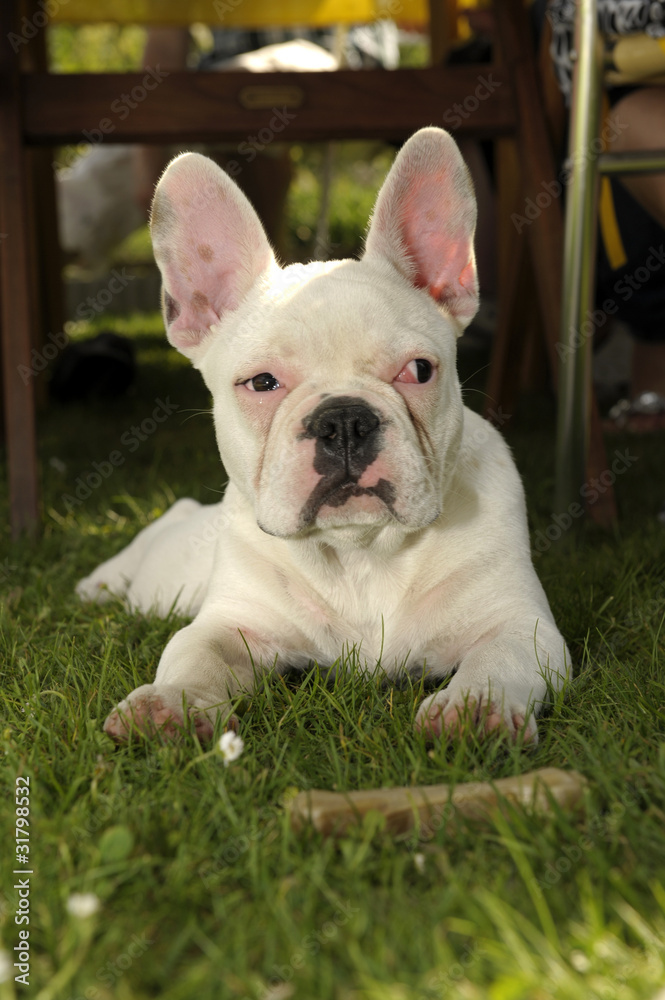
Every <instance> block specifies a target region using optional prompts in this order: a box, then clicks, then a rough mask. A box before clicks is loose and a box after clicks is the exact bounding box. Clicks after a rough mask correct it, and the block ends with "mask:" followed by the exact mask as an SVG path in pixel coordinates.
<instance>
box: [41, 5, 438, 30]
mask: <svg viewBox="0 0 665 1000" xmlns="http://www.w3.org/2000/svg"><path fill="white" fill-rule="evenodd" d="M379 18H391V19H393V20H396V21H404V22H409V23H411V24H422V25H425V24H427V22H428V20H429V6H428V3H427V0H282V2H281V3H280V4H279V5H276V4H275V2H274V0H188V2H187V3H186V4H184V3H183V2H182V0H96V2H95V3H90V0H68V2H67V3H66V4H58V5H56V10H55V11H54V13H53V17H52V20H53V21H54V22H55V23H58V22H68V23H70V24H71V23H77V24H91V23H98V22H100V21H111V22H115V23H117V24H153V25H174V26H175V25H186V24H192V23H194V22H195V21H200V22H202V23H203V24H210V25H213V26H217V25H221V26H223V27H227V28H272V27H275V26H279V27H295V26H299V25H306V26H307V27H312V28H316V27H327V26H328V25H332V24H366V23H367V22H370V21H376V20H378V19H379Z"/></svg>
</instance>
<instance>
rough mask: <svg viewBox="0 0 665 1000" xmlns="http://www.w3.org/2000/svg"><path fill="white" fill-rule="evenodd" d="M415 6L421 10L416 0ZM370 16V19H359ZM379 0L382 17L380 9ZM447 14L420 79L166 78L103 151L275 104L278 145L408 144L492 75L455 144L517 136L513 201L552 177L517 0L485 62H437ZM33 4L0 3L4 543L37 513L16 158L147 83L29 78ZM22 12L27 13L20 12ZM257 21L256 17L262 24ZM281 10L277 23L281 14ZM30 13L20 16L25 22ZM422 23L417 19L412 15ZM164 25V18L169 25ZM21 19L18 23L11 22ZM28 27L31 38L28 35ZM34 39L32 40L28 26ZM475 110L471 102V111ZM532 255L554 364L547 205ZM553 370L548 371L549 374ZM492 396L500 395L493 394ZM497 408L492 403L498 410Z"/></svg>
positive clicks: (551, 230) (252, 19) (505, 6)
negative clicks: (517, 184)
mask: <svg viewBox="0 0 665 1000" xmlns="http://www.w3.org/2000/svg"><path fill="white" fill-rule="evenodd" d="M417 2H418V0H408V2H407V0H400V3H399V16H400V17H406V16H408V11H409V10H412V9H413V8H412V7H411V4H412V3H414V4H416V3H417ZM420 2H422V0H420ZM176 7H177V8H178V10H179V11H180V17H179V18H178V21H179V20H180V19H181V18H182V10H181V8H182V5H181V4H175V3H174V2H170V0H168V2H167V0H162V2H157V0H142V2H141V3H138V2H135V0H106V2H102V0H100V2H98V3H96V4H92V3H89V2H88V0H68V4H67V5H64V6H61V7H60V8H59V12H60V13H61V14H62V16H63V17H65V16H66V17H68V18H71V19H75V15H76V14H77V12H78V16H80V17H81V18H83V19H85V20H90V19H93V18H99V17H101V16H105V17H108V10H109V9H111V8H112V9H113V12H114V18H115V19H117V20H125V19H126V20H131V21H136V20H137V19H139V16H140V17H141V18H142V19H143V20H144V21H145V22H148V23H149V22H151V20H153V19H155V20H158V21H159V20H160V15H163V14H164V12H165V11H167V12H168V11H171V12H173V10H174V9H175V8H176ZM204 7H205V12H204V13H203V12H198V13H197V5H196V2H190V3H188V5H187V17H188V19H190V18H191V19H192V20H195V19H196V17H197V16H201V17H202V18H203V17H204V16H205V19H206V20H207V21H208V22H209V20H210V17H211V13H212V12H213V11H215V10H216V11H217V13H218V15H219V17H220V21H221V22H222V23H223V24H224V25H229V26H233V25H236V24H243V25H244V26H251V25H256V24H265V23H271V22H274V19H275V13H274V11H275V8H274V5H271V4H270V3H268V0H243V2H242V4H237V3H235V2H234V0H218V2H217V3H216V4H208V3H207V2H206V3H205V4H204ZM366 7H367V9H366ZM381 9H382V8H380V7H377V8H375V7H374V6H373V5H372V4H371V3H370V0H363V2H362V4H361V3H359V2H357V0H339V2H337V0H320V2H318V3H316V2H313V3H305V0H298V2H296V0H291V2H290V3H289V4H288V5H285V6H283V7H280V20H281V21H282V22H284V21H285V20H286V21H289V20H290V21H291V23H298V22H300V23H303V22H304V23H308V24H317V23H330V22H331V21H332V22H340V21H341V22H347V23H348V22H350V21H358V20H359V19H360V20H363V19H369V20H371V19H372V18H373V17H374V16H376V13H377V10H378V12H379V14H380V12H381ZM390 9H391V7H390V2H388V3H387V6H386V7H385V10H386V12H387V13H390ZM451 10H453V7H452V6H451V4H450V3H449V2H448V0H446V2H444V0H432V2H431V7H430V26H431V29H432V32H433V39H434V40H433V44H432V49H433V52H434V54H435V56H436V62H435V64H434V65H432V66H431V67H429V68H425V69H399V70H393V71H385V70H379V69H377V70H358V71H352V70H340V71H336V72H333V73H325V74H324V73H321V74H317V73H272V74H261V75H258V74H256V75H252V77H251V79H250V78H248V75H247V74H246V73H237V72H225V73H193V72H171V73H170V74H169V75H168V76H167V77H165V78H164V79H163V80H162V82H160V84H159V86H157V87H155V89H154V90H153V91H152V92H151V94H150V100H145V101H143V102H141V103H137V105H136V107H135V109H133V110H132V112H131V114H129V115H128V116H127V117H126V118H124V119H122V120H121V119H120V118H116V119H114V121H113V126H114V127H113V130H112V131H110V132H108V133H107V134H106V137H105V140H104V141H109V142H124V143H139V142H140V143H163V144H171V143H177V144H179V145H181V146H183V147H185V146H187V145H188V144H189V143H197V142H209V141H220V140H224V141H231V142H234V141H240V140H243V139H246V137H247V136H248V135H251V134H256V133H257V131H258V130H259V129H261V128H262V127H263V126H264V125H265V124H266V114H268V115H270V114H271V113H272V109H273V108H275V107H279V108H287V109H289V111H290V112H291V113H293V114H294V116H295V117H294V118H293V120H292V121H291V122H290V123H289V126H288V135H287V134H286V132H285V136H284V137H285V138H288V140H289V141H307V140H329V139H358V138H382V139H390V140H403V139H406V138H407V137H408V136H409V135H410V134H411V133H412V132H413V131H414V130H416V129H417V128H420V127H422V126H424V125H431V124H442V125H443V124H445V120H444V117H443V116H444V113H445V112H446V111H447V110H449V109H451V108H453V106H454V105H455V104H459V103H462V104H463V103H464V102H465V101H466V100H467V99H469V98H470V97H472V96H473V95H474V93H475V91H476V89H477V88H478V85H479V77H480V76H482V75H486V74H487V73H488V72H490V71H491V73H492V78H493V80H494V81H495V83H496V86H495V87H494V89H493V90H492V92H491V94H490V95H489V96H488V97H487V99H486V100H483V101H476V102H475V103H474V105H473V112H472V113H470V114H469V115H468V117H466V118H463V119H462V121H461V124H460V126H459V130H458V134H459V135H472V136H477V137H484V138H488V137H489V138H496V137H501V136H509V135H511V136H514V137H515V139H516V142H517V147H518V157H517V162H519V164H520V165H521V169H522V186H521V187H522V192H523V197H525V198H528V197H535V196H536V194H537V193H538V192H539V191H540V185H541V183H542V181H543V179H544V178H550V177H553V176H554V175H555V165H554V158H553V156H552V151H551V145H550V141H549V137H548V134H547V126H546V122H545V115H544V111H543V104H542V100H541V97H540V88H539V80H538V73H537V70H536V65H535V60H534V53H533V45H532V39H531V34H530V31H529V25H528V24H527V20H526V16H525V10H524V6H523V4H522V2H521V0H501V2H499V3H497V4H496V5H495V18H496V23H497V27H498V41H499V45H498V47H497V48H498V57H497V61H496V63H495V64H493V65H492V66H487V65H482V66H451V67H446V66H443V65H440V64H439V58H440V56H441V55H442V53H443V50H444V48H445V45H444V44H443V43H442V41H441V39H442V38H443V37H444V36H445V31H446V28H447V29H448V30H450V23H451V16H452V14H451ZM42 11H43V8H42V7H41V6H39V7H38V6H36V5H35V6H33V7H32V8H30V9H29V10H28V13H27V14H26V13H25V10H24V9H23V8H22V6H21V0H3V3H2V4H0V232H1V233H3V234H6V237H5V238H4V239H2V240H1V241H0V254H1V268H0V270H1V278H0V281H1V285H0V287H1V294H2V304H1V311H0V326H1V332H2V364H3V378H4V393H5V436H6V441H7V454H8V470H9V486H10V514H11V525H12V533H13V535H14V536H16V535H18V534H19V533H20V532H21V531H33V532H34V531H35V530H36V526H37V523H38V516H39V502H38V475H37V455H36V446H35V418H34V391H33V380H27V382H26V381H25V380H24V379H22V378H21V377H20V376H19V374H18V373H19V372H20V370H21V366H24V368H25V367H27V368H29V367H30V359H31V348H32V346H33V345H34V344H35V343H36V333H35V330H36V318H35V317H36V311H35V308H34V306H35V295H36V289H37V288H38V287H39V274H38V268H37V259H38V257H37V253H36V247H37V246H38V245H39V240H38V239H35V238H34V233H35V232H37V233H38V232H39V229H40V220H39V219H35V218H34V217H33V216H31V204H30V200H29V196H28V195H29V192H28V184H27V181H26V151H27V150H29V149H31V148H39V147H47V146H49V145H51V146H52V145H57V144H62V143H71V142H80V141H81V137H82V134H83V130H90V129H91V128H100V129H101V130H102V131H103V128H104V126H103V124H102V123H103V122H104V120H105V119H106V120H108V118H109V109H110V108H111V106H112V104H113V102H114V101H115V100H116V99H117V98H118V96H119V95H121V94H123V93H128V94H131V92H132V89H133V88H140V87H142V78H143V76H144V75H145V74H144V73H101V74H94V75H91V74H85V75H79V74H72V75H54V74H50V73H48V72H47V71H46V68H45V67H43V66H42V67H39V66H37V67H35V66H33V67H32V68H31V69H29V70H27V71H26V68H25V61H24V59H23V58H22V51H23V52H24V51H25V49H27V48H28V46H25V45H22V44H21V45H18V46H17V45H16V44H14V45H12V44H11V42H10V39H11V38H12V37H16V36H21V32H22V31H23V32H25V24H26V23H27V25H28V27H30V26H31V25H32V26H33V27H34V26H36V27H38V26H39V24H40V23H41V18H40V17H38V15H39V12H42ZM31 12H32V13H31ZM266 12H267V14H266ZM285 12H289V13H288V17H285V16H284V15H285ZM30 13H31V16H30ZM423 15H424V12H423ZM173 16H175V15H173ZM22 17H27V22H23V21H22V20H21V18H22ZM30 30H32V29H30ZM38 30H41V29H40V28H39V27H38ZM476 105H477V106H476ZM529 244H530V248H531V252H532V255H533V256H534V258H535V264H534V268H533V270H534V273H535V274H536V276H537V287H538V295H539V299H540V302H541V313H542V316H543V320H544V324H545V328H546V339H547V344H548V348H549V353H550V356H551V357H554V352H555V345H556V342H557V340H558V337H559V315H560V309H559V290H560V285H561V260H562V245H563V244H562V224H561V209H560V206H559V204H558V203H557V202H556V201H555V202H554V203H553V204H552V206H550V208H549V209H548V210H547V211H544V212H543V213H542V215H541V216H540V217H539V218H538V219H537V220H535V222H534V224H533V226H532V227H531V230H530V233H529ZM515 287H516V280H515V281H513V282H512V284H511V285H510V286H509V287H508V288H507V289H505V290H504V291H505V293H506V294H505V295H504V300H505V301H504V302H503V304H502V305H501V309H500V311H501V315H502V316H503V317H504V318H503V319H502V322H503V325H504V328H505V329H508V328H509V326H510V324H509V321H508V319H507V318H506V317H507V315H508V313H507V312H506V310H508V311H511V306H514V305H515V302H516V296H515ZM553 370H554V366H553ZM499 388H500V385H499ZM495 402H498V400H496V401H495Z"/></svg>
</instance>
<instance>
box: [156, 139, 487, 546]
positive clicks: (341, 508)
mask: <svg viewBox="0 0 665 1000" xmlns="http://www.w3.org/2000/svg"><path fill="white" fill-rule="evenodd" d="M475 220H476V206H475V198H474V195H473V190H472V185H471V181H470V179H469V175H468V171H467V169H466V167H465V165H464V162H463V161H462V158H461V156H460V153H459V150H458V149H457V146H456V145H455V142H454V141H453V139H452V138H451V137H450V135H448V133H447V132H444V131H443V130H441V129H436V128H428V129H422V130H421V131H420V132H417V133H416V134H415V135H414V136H413V137H412V138H411V139H410V140H409V141H408V142H407V143H406V144H405V146H404V147H403V148H402V150H401V151H400V153H399V154H398V156H397V158H396V160H395V163H394V165H393V167H392V169H391V171H390V173H389V174H388V177H387V179H386V181H385V183H384V185H383V187H382V189H381V191H380V193H379V196H378V199H377V202H376V206H375V209H374V214H373V217H372V221H371V225H370V228H369V232H368V236H367V243H366V250H365V253H364V256H363V258H362V260H360V261H352V260H346V261H333V262H329V263H317V262H315V263H311V264H307V265H299V264H294V265H292V266H290V267H286V268H281V267H279V266H278V264H277V263H276V261H275V258H274V255H273V253H272V250H271V248H270V245H269V243H268V240H267V238H266V236H265V233H264V231H263V228H262V226H261V224H260V222H259V220H258V218H257V216H256V213H255V212H254V210H253V208H252V207H251V205H250V204H249V202H248V201H247V199H246V198H245V196H244V195H243V194H242V192H241V191H240V190H239V188H238V187H237V186H236V185H235V183H234V182H233V181H232V180H230V178H229V177H228V176H227V175H226V174H225V173H224V172H223V171H222V170H221V169H220V168H219V167H217V166H216V164H214V163H213V162H212V161H211V160H209V159H207V158H206V157H204V156H200V155H199V154H196V153H185V154H183V155H182V156H179V157H177V159H175V160H174V161H173V162H172V163H171V164H170V165H169V167H167V169H166V172H165V173H164V175H163V177H162V179H161V180H160V182H159V185H158V187H157V191H156V193H155V198H154V202H153V208H152V219H151V228H152V238H153V245H154V250H155V258H156V260H157V263H158V265H159V267H160V270H161V272H162V277H163V307H164V317H165V323H166V329H167V334H168V338H169V340H170V341H171V343H172V344H174V345H175V347H177V348H178V349H179V350H180V351H182V352H183V353H184V354H186V355H187V356H188V357H189V358H191V360H192V361H193V363H194V365H195V367H197V368H199V369H200V371H201V373H202V374H203V377H204V379H205V381H206V384H207V386H208V388H209V389H210V391H211V393H212V396H213V400H214V415H215V428H216V433H217V441H218V444H219V450H220V453H221V457H222V461H223V463H224V465H225V467H226V470H227V473H228V475H229V477H230V479H231V480H232V481H233V482H234V483H235V484H236V485H237V487H238V488H239V489H240V490H242V492H243V493H244V494H245V495H246V496H247V497H248V498H249V499H250V501H251V503H252V504H253V507H254V510H255V513H256V519H257V522H258V524H259V525H260V527H261V528H262V529H263V530H264V531H266V532H268V533H270V534H274V535H278V536H282V537H295V536H299V535H302V534H305V533H311V532H313V531H326V532H329V531H333V530H335V531H336V533H337V534H338V536H342V535H347V534H348V533H349V531H351V533H352V535H354V536H355V534H356V533H357V531H358V529H360V530H361V531H366V530H367V529H368V527H372V528H377V527H381V526H383V525H388V524H392V525H394V526H396V527H400V529H401V530H402V531H412V530H415V529H418V528H421V527H423V526H425V525H427V524H429V523H431V522H432V521H434V520H435V519H436V518H437V517H438V516H439V514H440V513H441V510H442V505H443V503H444V499H445V493H446V485H447V484H448V483H449V481H450V478H451V472H452V468H453V466H454V463H455V459H456V456H457V450H458V446H459V441H460V437H461V429H462V402H461V393H460V387H459V382H458V379H457V374H456V367H455V339H456V336H458V335H459V334H460V333H461V332H462V331H463V329H464V328H465V326H466V325H467V324H468V323H469V322H470V320H471V319H472V318H473V316H474V314H475V312H476V310H477V308H478V290H477V279H476V268H475V258H474V252H473V235H474V230H475ZM345 529H346V530H345Z"/></svg>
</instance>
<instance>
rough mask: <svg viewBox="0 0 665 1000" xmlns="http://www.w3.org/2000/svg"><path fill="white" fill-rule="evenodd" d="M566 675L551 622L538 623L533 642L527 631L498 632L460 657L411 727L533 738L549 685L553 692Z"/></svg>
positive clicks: (565, 659)
mask: <svg viewBox="0 0 665 1000" xmlns="http://www.w3.org/2000/svg"><path fill="white" fill-rule="evenodd" d="M570 673H571V669H570V655H569V653H568V650H567V648H566V646H565V643H564V641H563V638H562V637H561V635H560V634H559V632H558V630H557V629H556V627H554V625H549V624H547V623H539V625H538V629H537V642H535V641H534V635H533V634H532V633H529V632H526V631H525V632H520V631H517V630H516V631H514V632H513V631H511V632H502V633H501V634H500V635H498V636H496V637H495V638H494V639H491V640H488V641H487V642H482V643H479V644H478V645H477V646H475V647H474V648H473V649H471V650H470V651H469V652H468V653H467V654H466V656H464V657H463V658H462V660H461V661H460V664H459V666H458V668H457V670H456V672H455V674H454V676H453V678H452V680H451V681H450V683H449V684H448V685H447V686H446V687H445V688H443V690H441V691H437V692H436V693H435V694H433V695H430V696H429V697H428V698H426V699H425V700H424V701H423V703H422V704H421V705H420V708H419V709H418V714H417V716H416V729H418V730H421V731H422V732H425V733H428V734H429V735H431V736H442V737H444V738H448V739H455V738H457V737H459V736H460V735H461V734H462V731H463V730H464V728H466V727H473V728H474V729H475V730H476V732H477V734H478V736H480V737H481V738H483V737H487V736H489V735H490V734H492V733H503V734H505V735H507V736H508V737H509V738H510V739H513V740H514V739H516V738H517V735H518V734H519V733H520V732H523V733H524V740H525V742H532V743H535V742H537V740H538V727H537V725H536V716H537V715H538V714H539V712H540V711H541V709H542V707H543V704H544V699H545V697H546V695H547V687H548V684H550V685H551V686H552V687H553V688H554V689H555V690H558V689H559V688H560V687H561V686H562V685H563V684H564V682H565V680H566V678H567V677H568V676H569V674H570Z"/></svg>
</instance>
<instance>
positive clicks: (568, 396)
mask: <svg viewBox="0 0 665 1000" xmlns="http://www.w3.org/2000/svg"><path fill="white" fill-rule="evenodd" d="M575 52H576V61H575V68H574V73H573V99H572V100H573V103H572V107H571V119H570V137H569V160H568V164H567V166H568V168H569V171H570V183H569V185H568V190H567V193H566V199H567V202H566V220H565V234H564V261H563V290H562V309H561V338H560V348H561V349H560V351H559V354H560V366H559V408H558V423H557V444H556V491H555V501H554V502H555V510H556V512H557V513H560V512H564V511H566V510H567V509H568V508H569V507H570V505H571V504H579V503H580V502H582V497H581V493H580V490H581V488H582V486H583V484H584V481H585V478H586V464H587V453H588V434H589V430H588V429H589V406H590V381H591V373H590V367H591V365H590V359H591V338H592V335H593V324H592V320H591V318H590V317H591V314H592V311H593V304H592V303H593V294H594V276H595V253H596V205H597V193H598V192H597V187H598V183H597V182H598V154H599V152H600V150H599V148H598V144H599V141H600V140H599V138H598V136H599V132H600V91H601V83H602V46H601V42H600V37H599V33H598V16H597V11H596V0H579V3H578V7H577V14H576V25H575Z"/></svg>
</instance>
